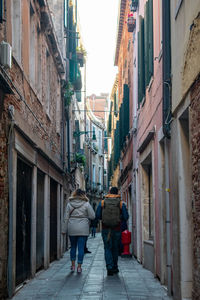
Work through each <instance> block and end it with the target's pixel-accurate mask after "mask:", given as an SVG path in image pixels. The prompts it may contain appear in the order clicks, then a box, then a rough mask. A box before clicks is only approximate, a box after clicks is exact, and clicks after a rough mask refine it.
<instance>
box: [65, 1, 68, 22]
mask: <svg viewBox="0 0 200 300" xmlns="http://www.w3.org/2000/svg"><path fill="white" fill-rule="evenodd" d="M67 21H68V0H64V26H65V27H67Z"/></svg>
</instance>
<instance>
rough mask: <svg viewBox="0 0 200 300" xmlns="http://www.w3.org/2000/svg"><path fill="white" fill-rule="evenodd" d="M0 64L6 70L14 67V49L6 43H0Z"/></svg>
mask: <svg viewBox="0 0 200 300" xmlns="http://www.w3.org/2000/svg"><path fill="white" fill-rule="evenodd" d="M0 63H1V64H2V65H3V66H4V67H5V68H11V65H12V47H11V46H10V44H9V43H6V42H4V41H2V42H1V43H0Z"/></svg>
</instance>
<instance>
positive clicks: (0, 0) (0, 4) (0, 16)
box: [0, 0, 4, 23]
mask: <svg viewBox="0 0 200 300" xmlns="http://www.w3.org/2000/svg"><path fill="white" fill-rule="evenodd" d="M3 2H4V1H3V0H0V23H3V10H4V9H3Z"/></svg>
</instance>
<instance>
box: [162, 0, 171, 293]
mask: <svg viewBox="0 0 200 300" xmlns="http://www.w3.org/2000/svg"><path fill="white" fill-rule="evenodd" d="M170 26H171V22H170V0H162V35H163V134H164V137H165V140H164V141H165V143H164V145H165V202H166V239H167V240H166V245H167V288H168V295H169V296H171V290H172V283H171V274H172V266H171V239H170V238H171V236H170V229H171V220H170V195H169V191H170V189H169V151H168V150H169V139H170V123H171V117H172V116H171V32H170Z"/></svg>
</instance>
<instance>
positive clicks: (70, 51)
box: [68, 6, 73, 53]
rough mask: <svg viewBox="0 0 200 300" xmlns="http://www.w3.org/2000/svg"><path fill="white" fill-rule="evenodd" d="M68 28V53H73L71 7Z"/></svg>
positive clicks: (70, 8)
mask: <svg viewBox="0 0 200 300" xmlns="http://www.w3.org/2000/svg"><path fill="white" fill-rule="evenodd" d="M68 25H69V28H68V36H69V38H68V41H69V47H68V51H69V53H72V52H73V33H72V31H73V6H69V24H68Z"/></svg>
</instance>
